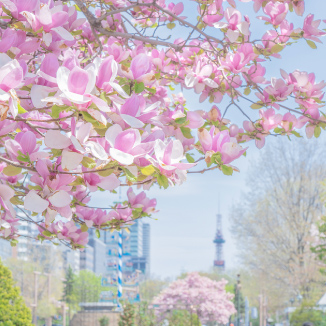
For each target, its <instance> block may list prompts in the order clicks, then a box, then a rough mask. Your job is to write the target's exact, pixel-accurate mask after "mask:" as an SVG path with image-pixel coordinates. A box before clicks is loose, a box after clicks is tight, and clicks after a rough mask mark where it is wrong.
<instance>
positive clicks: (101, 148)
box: [0, 0, 326, 248]
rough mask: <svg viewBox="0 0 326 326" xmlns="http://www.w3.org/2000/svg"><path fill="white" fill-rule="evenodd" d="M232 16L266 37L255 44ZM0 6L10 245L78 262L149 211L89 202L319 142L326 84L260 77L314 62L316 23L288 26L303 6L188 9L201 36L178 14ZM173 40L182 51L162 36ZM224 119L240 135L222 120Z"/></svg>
mask: <svg viewBox="0 0 326 326" xmlns="http://www.w3.org/2000/svg"><path fill="white" fill-rule="evenodd" d="M240 2H243V4H242V6H247V7H248V8H249V6H252V5H253V6H254V10H255V11H256V12H257V15H258V16H257V19H259V20H262V21H263V22H264V23H265V25H264V23H262V24H263V26H264V28H263V29H262V30H261V32H262V33H261V36H260V38H259V39H253V37H252V34H251V22H250V20H249V18H248V17H247V16H246V15H243V13H241V12H240V11H239V10H238V9H237V5H238V4H239V3H240ZM244 3H246V4H244ZM0 5H1V9H0V35H1V36H0V120H1V121H0V146H1V152H0V172H1V174H0V182H1V184H0V205H1V216H0V235H1V237H3V238H5V239H8V240H9V241H11V242H12V244H13V245H14V244H15V243H16V242H17V238H18V237H19V232H18V226H19V223H20V220H21V219H24V220H27V221H29V222H31V223H34V224H36V225H37V227H38V230H39V235H38V239H39V240H44V239H48V240H51V241H57V239H58V240H59V241H61V242H65V243H66V244H69V245H71V246H72V247H74V248H83V246H84V245H85V244H86V243H87V241H88V233H87V229H88V228H90V227H93V228H96V229H97V230H100V229H102V230H107V229H119V228H120V227H121V226H123V225H125V224H126V223H130V222H132V221H133V220H134V219H137V218H140V217H142V216H148V215H150V214H151V213H152V212H154V211H155V207H156V201H155V200H154V199H149V198H148V197H147V195H146V194H145V193H144V192H141V193H139V194H135V193H134V190H133V189H132V188H130V189H129V190H128V200H127V201H125V202H123V203H119V204H114V203H112V204H111V205H107V206H108V207H106V209H98V208H94V207H89V205H88V204H89V201H90V199H91V197H92V195H93V194H95V193H96V192H97V191H108V192H116V190H117V189H118V188H119V187H129V186H136V187H138V188H142V189H140V190H148V189H150V188H151V186H153V185H154V184H158V185H159V186H160V187H163V188H167V187H170V186H174V185H179V184H181V183H183V182H185V181H186V178H187V174H188V173H202V172H205V171H208V170H220V171H221V172H222V173H224V174H226V175H231V174H232V173H233V171H237V168H236V167H235V166H234V165H233V164H235V163H234V161H235V160H236V159H238V158H239V157H240V156H241V155H245V154H246V150H247V148H248V147H247V143H248V142H250V141H254V142H255V143H256V146H257V147H259V148H261V147H263V146H264V144H265V139H266V137H267V136H269V135H286V136H289V137H291V136H293V135H294V136H300V135H299V133H298V130H299V129H303V128H304V129H305V133H306V135H307V137H308V138H310V137H312V136H313V135H314V136H315V137H318V136H319V135H320V133H321V129H324V128H325V126H326V124H325V123H326V119H325V117H324V114H323V113H322V111H321V107H322V106H323V102H322V98H323V94H324V93H323V91H322V89H323V88H324V87H325V85H326V84H325V83H324V82H319V81H316V79H315V75H314V74H313V73H308V72H302V71H299V70H296V71H292V72H291V71H285V70H282V71H281V73H280V75H278V76H277V77H275V78H272V79H271V80H267V79H266V78H265V74H266V67H265V63H266V62H267V61H270V60H278V59H280V58H281V52H282V51H283V50H284V48H286V47H287V46H288V45H291V43H293V42H300V41H303V42H307V43H308V45H309V46H310V47H312V48H316V42H321V41H320V38H321V37H322V36H323V35H324V34H325V33H324V31H323V30H321V27H320V25H321V21H320V20H315V18H314V15H313V14H308V15H306V17H305V18H304V23H303V25H302V26H294V24H293V23H292V22H291V19H293V17H294V16H295V15H305V13H304V9H305V7H304V1H303V0H282V1H281V0H280V1H276V0H253V1H251V0H238V1H235V0H228V1H223V0H195V1H188V2H187V6H193V8H194V9H196V8H197V11H198V17H197V18H198V19H197V20H195V22H191V21H190V20H189V19H188V18H187V17H185V16H184V14H183V11H184V3H183V2H179V3H174V2H169V3H166V1H165V0H135V1H132V0H130V1H128V0H87V1H86V0H84V1H82V0H74V1H56V0H28V1H26V0H0ZM177 25H178V26H177ZM175 27H177V28H180V29H183V30H184V31H185V35H186V37H183V38H173V36H172V35H170V36H169V34H168V33H167V32H169V31H170V30H172V29H173V28H175ZM166 35H168V37H167V36H166ZM174 85H177V86H178V87H180V88H182V89H189V90H194V92H195V93H196V94H198V97H199V100H200V102H205V103H206V105H207V110H204V111H200V110H198V111H189V110H188V109H187V104H186V99H185V98H184V97H183V95H182V94H181V93H177V92H176V93H173V90H174V88H173V86H174ZM251 92H252V93H251ZM250 93H251V94H250ZM223 99H224V100H225V101H227V102H228V104H227V105H223V107H221V104H220V107H219V108H218V107H217V106H216V105H219V103H221V101H222V100H223ZM225 101H224V102H225ZM213 103H215V104H214V105H213ZM249 106H251V108H249ZM230 107H234V108H235V109H236V110H238V112H239V115H240V116H241V117H243V123H242V125H236V124H235V123H232V122H231V121H230V120H228V119H227V118H226V117H227V113H228V109H229V108H230ZM256 109H257V111H256V115H255V118H254V119H251V118H249V116H250V115H248V113H247V112H248V110H256ZM253 112H254V113H255V111H253ZM196 165H197V167H196ZM215 172H216V171H215ZM17 210H22V211H23V212H22V214H19V215H17V214H16V211H17Z"/></svg>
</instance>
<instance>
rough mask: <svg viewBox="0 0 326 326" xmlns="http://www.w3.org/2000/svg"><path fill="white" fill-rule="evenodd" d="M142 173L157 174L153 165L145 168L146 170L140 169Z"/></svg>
mask: <svg viewBox="0 0 326 326" xmlns="http://www.w3.org/2000/svg"><path fill="white" fill-rule="evenodd" d="M140 171H141V173H142V174H144V175H152V174H153V173H154V172H155V169H154V167H153V165H148V166H145V167H144V168H142V169H140Z"/></svg>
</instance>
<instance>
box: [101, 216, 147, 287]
mask: <svg viewBox="0 0 326 326" xmlns="http://www.w3.org/2000/svg"><path fill="white" fill-rule="evenodd" d="M104 242H105V243H106V276H107V277H108V282H109V283H111V282H112V284H113V283H115V282H116V279H117V271H118V259H119V257H118V242H119V232H112V233H109V232H106V234H105V235H104ZM122 253H123V256H122V272H123V276H124V279H125V280H129V279H132V278H133V277H134V275H135V273H136V272H137V273H138V272H141V274H140V275H141V277H144V276H145V275H148V274H149V255H150V225H149V224H144V223H143V221H142V220H140V219H139V220H136V221H135V222H134V224H133V225H131V226H130V227H129V228H128V229H127V230H126V229H123V230H122Z"/></svg>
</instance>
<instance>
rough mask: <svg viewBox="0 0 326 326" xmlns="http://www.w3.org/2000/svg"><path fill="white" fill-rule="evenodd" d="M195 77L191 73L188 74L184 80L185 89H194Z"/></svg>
mask: <svg viewBox="0 0 326 326" xmlns="http://www.w3.org/2000/svg"><path fill="white" fill-rule="evenodd" d="M197 82H198V80H197V77H195V76H194V75H193V73H192V72H191V73H189V74H188V75H187V76H186V78H185V85H186V86H187V87H194V86H195V85H196V84H197Z"/></svg>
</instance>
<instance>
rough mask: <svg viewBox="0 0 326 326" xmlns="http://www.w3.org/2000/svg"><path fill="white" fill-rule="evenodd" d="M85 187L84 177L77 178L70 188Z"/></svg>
mask: <svg viewBox="0 0 326 326" xmlns="http://www.w3.org/2000/svg"><path fill="white" fill-rule="evenodd" d="M81 185H85V181H84V179H83V178H82V177H79V176H78V177H77V178H76V179H75V180H74V181H73V182H71V183H69V186H81Z"/></svg>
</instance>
